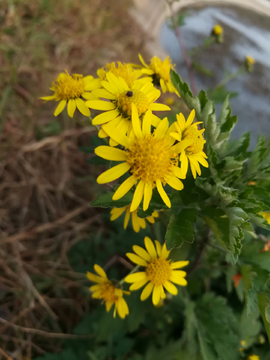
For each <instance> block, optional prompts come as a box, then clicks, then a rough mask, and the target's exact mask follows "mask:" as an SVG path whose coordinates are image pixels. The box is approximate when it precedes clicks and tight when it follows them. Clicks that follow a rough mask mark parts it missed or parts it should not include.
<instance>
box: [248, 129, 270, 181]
mask: <svg viewBox="0 0 270 360" xmlns="http://www.w3.org/2000/svg"><path fill="white" fill-rule="evenodd" d="M265 152H266V147H265V138H264V136H262V135H261V136H259V137H258V141H257V145H256V147H255V149H254V151H253V152H252V154H251V157H250V162H249V166H248V171H247V177H248V178H250V177H252V176H254V175H256V172H257V170H258V167H259V165H260V164H261V162H262V160H263V156H264V153H265Z"/></svg>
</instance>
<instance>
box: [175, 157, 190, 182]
mask: <svg viewBox="0 0 270 360" xmlns="http://www.w3.org/2000/svg"><path fill="white" fill-rule="evenodd" d="M182 154H184V152H183V153H182ZM172 170H173V174H174V175H175V176H177V177H178V178H179V179H185V178H186V175H187V172H185V171H184V170H182V168H179V167H178V166H174V167H173V168H172Z"/></svg>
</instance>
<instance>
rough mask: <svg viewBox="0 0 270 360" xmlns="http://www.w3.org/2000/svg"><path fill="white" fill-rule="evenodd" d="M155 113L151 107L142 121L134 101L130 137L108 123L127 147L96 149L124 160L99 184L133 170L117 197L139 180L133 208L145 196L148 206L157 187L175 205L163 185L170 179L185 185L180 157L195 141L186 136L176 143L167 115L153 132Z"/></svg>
mask: <svg viewBox="0 0 270 360" xmlns="http://www.w3.org/2000/svg"><path fill="white" fill-rule="evenodd" d="M152 116H153V114H152V113H151V111H150V110H148V111H147V113H146V115H145V117H144V119H143V122H142V124H141V121H140V119H139V116H138V111H137V108H136V106H135V105H133V106H132V127H133V131H132V133H131V134H130V136H129V138H128V137H127V136H126V135H124V134H123V133H122V132H119V131H118V130H117V129H116V128H113V127H111V128H109V127H108V129H107V130H106V131H107V132H108V134H109V136H110V137H111V138H112V139H113V140H114V141H116V142H117V143H118V144H120V145H122V146H123V147H124V150H121V149H115V148H112V147H110V146H99V147H97V148H96V149H95V153H96V154H97V155H98V156H100V157H102V158H104V159H107V160H112V161H122V163H121V164H119V165H116V166H114V167H112V168H111V169H109V170H107V171H105V172H104V173H103V174H101V175H100V176H99V177H98V178H97V182H98V183H99V184H105V183H108V182H111V181H114V180H116V179H118V178H119V177H121V176H122V175H124V174H125V173H126V172H127V171H129V172H130V177H128V178H127V179H126V180H125V181H124V182H123V183H122V184H121V185H120V186H119V188H118V189H117V190H116V192H115V193H114V195H113V197H112V199H113V200H118V199H120V198H121V197H123V196H124V195H125V194H126V193H127V192H128V191H129V190H130V189H131V188H132V186H133V185H135V184H137V182H138V181H139V183H138V185H137V186H136V190H135V192H134V196H133V200H132V203H131V206H130V211H131V212H133V211H135V210H136V209H137V208H138V206H139V205H140V203H141V201H142V199H143V210H144V211H145V210H147V209H148V207H149V203H150V200H151V198H152V192H153V188H154V187H157V190H158V192H159V194H160V196H161V198H162V199H163V201H164V203H165V204H166V205H167V206H168V207H171V201H170V199H169V197H168V195H167V193H166V192H165V190H164V189H163V186H162V185H165V184H166V183H167V184H169V185H170V186H171V187H172V188H174V189H176V190H182V189H183V183H182V182H181V181H180V180H179V178H180V179H183V175H182V171H181V169H180V168H179V167H178V159H177V158H178V156H179V154H180V153H181V152H182V151H183V150H184V149H185V148H186V147H187V146H189V145H190V144H191V143H192V141H191V140H184V141H181V142H179V143H178V144H177V145H173V144H174V142H175V140H174V139H173V138H172V137H171V136H169V131H170V129H169V122H168V120H167V118H165V119H163V120H162V121H161V122H160V123H159V125H158V126H157V128H156V130H155V131H154V133H151V123H152V119H151V118H152Z"/></svg>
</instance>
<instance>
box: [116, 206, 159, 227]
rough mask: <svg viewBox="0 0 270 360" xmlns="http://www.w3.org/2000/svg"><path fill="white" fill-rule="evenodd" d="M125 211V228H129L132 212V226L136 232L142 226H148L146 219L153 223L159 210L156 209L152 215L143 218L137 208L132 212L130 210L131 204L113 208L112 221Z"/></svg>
mask: <svg viewBox="0 0 270 360" xmlns="http://www.w3.org/2000/svg"><path fill="white" fill-rule="evenodd" d="M124 212H126V215H125V220H124V229H126V228H127V225H128V222H129V218H130V214H131V221H132V226H133V230H134V231H135V232H139V231H140V229H141V228H142V229H145V228H146V221H145V220H147V221H149V222H150V223H151V224H154V223H155V218H157V217H158V212H157V211H154V212H153V213H152V215H151V216H147V217H146V218H145V219H142V218H140V217H139V216H138V214H137V210H135V211H133V212H132V213H131V212H130V205H129V206H125V207H123V208H113V209H112V210H111V221H114V220H116V219H118V218H119V216H121V215H122V214H123V213H124Z"/></svg>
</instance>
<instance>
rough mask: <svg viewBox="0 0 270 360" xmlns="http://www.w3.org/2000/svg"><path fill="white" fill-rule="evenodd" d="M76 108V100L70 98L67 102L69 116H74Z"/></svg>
mask: <svg viewBox="0 0 270 360" xmlns="http://www.w3.org/2000/svg"><path fill="white" fill-rule="evenodd" d="M75 110H76V102H75V100H74V99H70V100H69V101H68V104H67V112H68V116H70V117H71V118H73V115H74V112H75Z"/></svg>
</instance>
